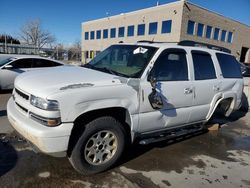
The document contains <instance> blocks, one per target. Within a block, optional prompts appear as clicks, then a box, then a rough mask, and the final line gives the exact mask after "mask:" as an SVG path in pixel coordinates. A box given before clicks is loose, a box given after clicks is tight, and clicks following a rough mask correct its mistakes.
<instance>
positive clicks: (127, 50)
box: [84, 45, 157, 78]
mask: <svg viewBox="0 0 250 188" xmlns="http://www.w3.org/2000/svg"><path fill="white" fill-rule="evenodd" d="M156 50H157V48H154V47H148V46H139V45H113V46H110V47H109V48H107V49H106V50H104V51H102V52H101V53H99V54H98V55H97V56H96V57H95V58H94V59H92V60H91V61H90V62H89V63H88V64H85V65H84V67H87V68H91V69H95V70H99V71H102V72H107V73H110V74H115V75H118V76H124V77H132V78H139V77H140V76H141V74H142V73H143V71H144V69H145V68H146V66H147V64H148V63H149V61H150V60H151V58H152V57H153V55H154V54H155V52H156Z"/></svg>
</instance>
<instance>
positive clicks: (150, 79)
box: [147, 72, 156, 89]
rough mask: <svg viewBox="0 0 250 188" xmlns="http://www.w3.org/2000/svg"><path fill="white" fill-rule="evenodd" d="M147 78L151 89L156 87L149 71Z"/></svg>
mask: <svg viewBox="0 0 250 188" xmlns="http://www.w3.org/2000/svg"><path fill="white" fill-rule="evenodd" d="M147 80H148V81H149V82H150V84H151V86H152V89H156V78H155V77H154V76H153V75H152V73H151V72H150V73H149V75H148V79H147Z"/></svg>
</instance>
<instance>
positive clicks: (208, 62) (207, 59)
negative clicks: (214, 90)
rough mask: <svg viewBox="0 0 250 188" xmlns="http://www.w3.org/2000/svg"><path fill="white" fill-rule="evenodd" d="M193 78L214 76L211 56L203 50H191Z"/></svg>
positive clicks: (200, 78)
mask: <svg viewBox="0 0 250 188" xmlns="http://www.w3.org/2000/svg"><path fill="white" fill-rule="evenodd" d="M192 58H193V64H194V76H195V80H207V79H214V78H216V74H215V69H214V64H213V61H212V58H211V56H210V55H209V54H208V53H205V52H199V51H197V52H196V51H192Z"/></svg>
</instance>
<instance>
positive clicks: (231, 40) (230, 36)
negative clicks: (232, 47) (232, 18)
mask: <svg viewBox="0 0 250 188" xmlns="http://www.w3.org/2000/svg"><path fill="white" fill-rule="evenodd" d="M227 42H229V43H232V42H233V33H232V32H230V31H229V32H228V36H227Z"/></svg>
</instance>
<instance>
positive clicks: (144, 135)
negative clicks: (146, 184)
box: [7, 42, 243, 174]
mask: <svg viewBox="0 0 250 188" xmlns="http://www.w3.org/2000/svg"><path fill="white" fill-rule="evenodd" d="M242 90H243V79H242V75H241V71H240V67H239V63H238V62H237V61H236V59H235V58H234V57H233V56H232V55H230V54H229V53H225V52H222V51H218V50H211V49H206V48H200V47H190V46H183V45H178V44H167V43H147V42H142V43H137V44H117V45H112V46H110V47H109V48H107V49H106V50H104V51H103V52H101V53H100V54H98V55H97V56H96V57H95V58H94V59H93V60H92V61H91V62H89V63H88V64H86V65H84V66H83V67H63V66H62V67H58V68H54V69H50V70H46V71H36V72H33V73H32V72H29V73H25V74H22V75H20V76H19V77H18V78H17V79H16V81H15V89H14V91H13V97H12V98H11V99H10V100H9V102H8V106H7V111H8V118H9V121H10V122H11V124H12V126H13V127H14V128H15V129H16V130H17V131H18V132H19V133H20V134H21V135H22V136H23V137H25V138H26V139H27V140H28V141H29V142H31V143H32V145H34V146H36V148H38V149H39V150H40V151H41V152H43V153H47V154H50V155H57V156H58V154H64V155H63V156H68V157H69V160H70V162H71V163H72V165H73V167H74V168H75V169H76V170H77V171H78V172H80V173H82V174H93V173H97V172H101V171H104V170H106V169H108V168H110V167H111V166H112V165H114V163H115V162H116V161H117V160H118V159H119V158H120V157H121V156H122V152H123V151H124V149H125V146H126V145H128V144H131V143H133V142H134V141H135V140H138V141H140V142H141V143H144V144H146V143H150V142H154V141H159V140H162V139H165V138H168V136H170V135H173V132H175V133H176V135H178V134H177V133H178V130H184V129H185V128H187V127H190V126H194V125H195V126H194V127H197V125H201V126H200V128H204V126H203V125H204V123H205V122H207V121H208V120H209V118H210V117H211V116H212V114H213V113H214V111H215V110H216V109H218V110H219V111H221V112H223V113H224V114H225V115H226V116H228V115H230V113H231V112H232V111H233V110H237V109H239V107H240V104H241V95H242ZM198 127H199V126H198ZM187 130H190V129H187Z"/></svg>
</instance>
